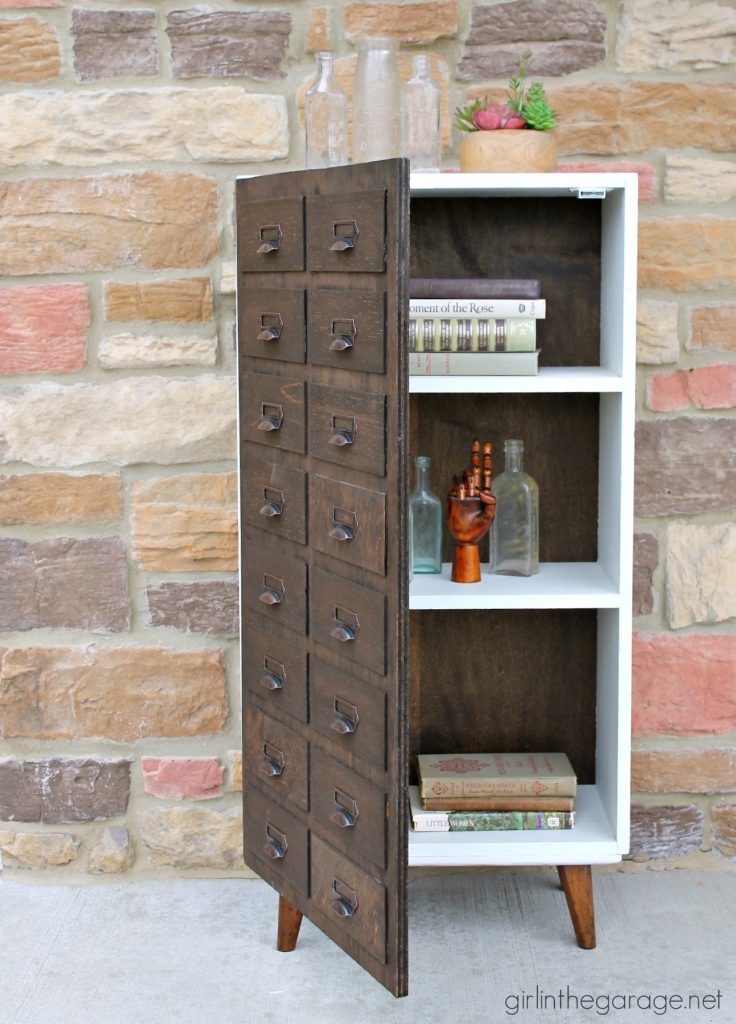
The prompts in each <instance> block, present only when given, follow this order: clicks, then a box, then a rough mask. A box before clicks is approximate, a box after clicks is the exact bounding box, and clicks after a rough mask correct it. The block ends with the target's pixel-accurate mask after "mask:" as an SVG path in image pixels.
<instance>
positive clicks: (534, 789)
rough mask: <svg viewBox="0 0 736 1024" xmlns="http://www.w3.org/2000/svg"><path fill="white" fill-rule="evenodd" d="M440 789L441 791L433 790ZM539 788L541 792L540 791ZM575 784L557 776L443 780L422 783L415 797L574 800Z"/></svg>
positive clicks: (425, 780)
mask: <svg viewBox="0 0 736 1024" xmlns="http://www.w3.org/2000/svg"><path fill="white" fill-rule="evenodd" d="M438 785H441V787H442V788H441V790H440V791H438V790H437V789H436V788H433V787H436V786H438ZM540 787H541V788H540ZM576 789H577V780H576V779H575V777H574V776H561V777H556V778H553V779H550V778H540V777H539V776H527V777H525V778H521V777H520V778H515V779H507V778H506V779H482V780H481V779H477V780H472V779H461V780H453V779H449V778H443V779H441V780H439V779H436V778H429V779H424V778H423V779H422V780H421V785H420V789H419V795H420V796H421V798H422V800H427V799H432V797H438V796H441V797H442V798H443V799H445V800H454V799H455V797H479V796H529V797H537V796H545V797H550V796H575V792H576Z"/></svg>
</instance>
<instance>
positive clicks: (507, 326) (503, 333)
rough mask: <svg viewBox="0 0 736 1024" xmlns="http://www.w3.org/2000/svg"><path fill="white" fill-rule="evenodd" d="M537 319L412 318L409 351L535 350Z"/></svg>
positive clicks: (410, 321) (410, 320)
mask: <svg viewBox="0 0 736 1024" xmlns="http://www.w3.org/2000/svg"><path fill="white" fill-rule="evenodd" d="M536 347H537V322H536V320H531V319H529V318H528V317H505V318H499V317H496V318H486V317H477V316H476V317H462V316H424V317H415V316H411V317H410V318H409V351H410V352H414V351H416V352H533V351H534V349H535V348H536Z"/></svg>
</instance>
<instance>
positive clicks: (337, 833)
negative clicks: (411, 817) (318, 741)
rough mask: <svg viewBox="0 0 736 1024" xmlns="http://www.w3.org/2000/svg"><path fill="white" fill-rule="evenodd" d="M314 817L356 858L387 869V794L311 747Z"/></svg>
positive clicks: (332, 837)
mask: <svg viewBox="0 0 736 1024" xmlns="http://www.w3.org/2000/svg"><path fill="white" fill-rule="evenodd" d="M310 810H311V813H312V818H313V819H314V820H315V821H316V822H317V823H319V825H320V826H321V827H322V829H323V830H324V832H325V833H326V834H327V835H329V837H330V842H331V843H332V845H333V846H336V847H337V848H338V849H339V850H342V851H343V852H344V853H346V854H348V856H351V857H353V858H354V859H357V860H361V859H366V860H369V861H370V862H371V864H374V865H375V866H376V867H377V868H378V869H379V870H380V871H383V869H384V868H385V867H386V820H387V819H386V794H385V793H384V792H383V790H382V789H379V788H378V787H377V786H374V785H373V784H372V783H370V782H368V781H367V780H366V779H363V778H361V776H360V775H357V774H356V773H355V772H353V771H351V770H350V768H347V767H345V765H343V764H340V762H339V761H335V760H334V759H333V758H331V757H328V756H327V754H324V753H322V751H321V750H318V749H317V748H316V747H314V746H313V747H312V792H311V800H310Z"/></svg>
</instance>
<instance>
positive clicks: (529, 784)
mask: <svg viewBox="0 0 736 1024" xmlns="http://www.w3.org/2000/svg"><path fill="white" fill-rule="evenodd" d="M417 762H418V767H419V778H420V795H421V798H422V799H423V800H424V799H427V798H431V797H446V798H451V797H470V796H575V793H576V791H577V779H576V777H575V772H574V771H573V769H572V765H571V764H570V761H569V760H568V758H567V755H566V754H563V753H533V754H419V756H418V757H417Z"/></svg>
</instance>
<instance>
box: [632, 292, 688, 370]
mask: <svg viewBox="0 0 736 1024" xmlns="http://www.w3.org/2000/svg"><path fill="white" fill-rule="evenodd" d="M679 358H680V340H679V337H678V332H677V303H676V302H668V301H666V300H664V299H644V298H640V299H639V302H638V303H637V308H636V361H637V363H645V364H660V363H676V362H677V360H678V359H679Z"/></svg>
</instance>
